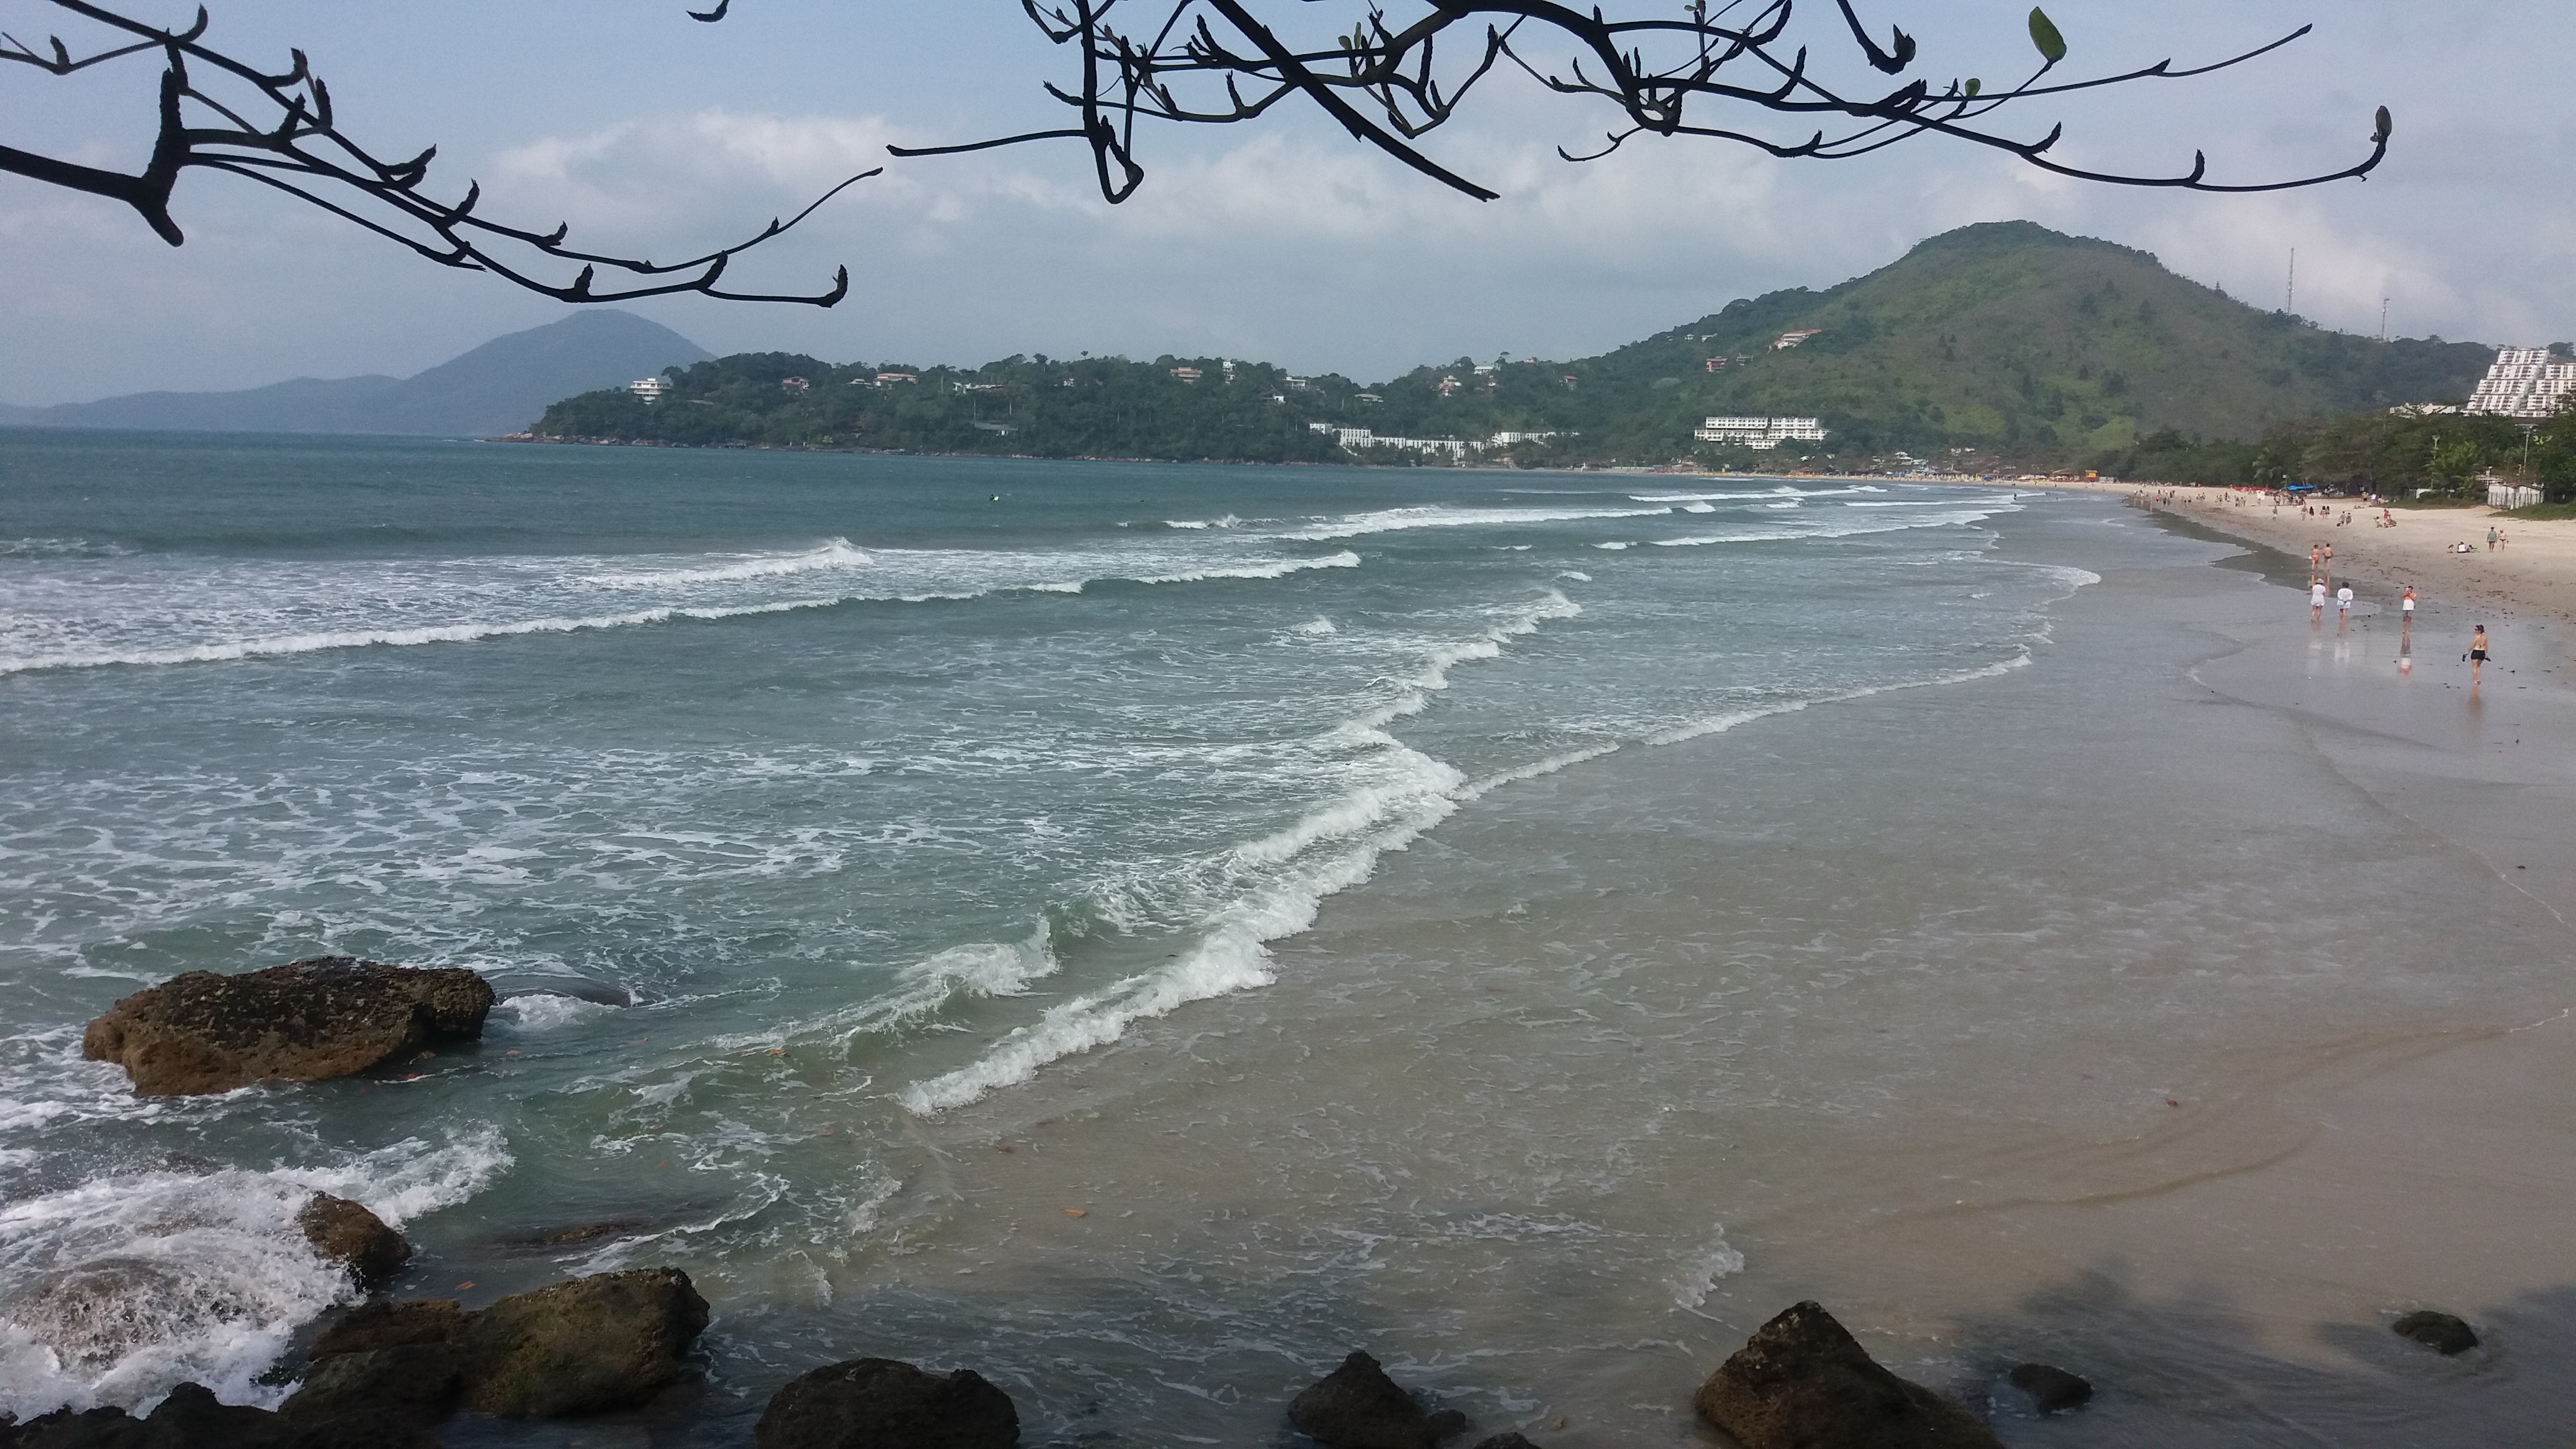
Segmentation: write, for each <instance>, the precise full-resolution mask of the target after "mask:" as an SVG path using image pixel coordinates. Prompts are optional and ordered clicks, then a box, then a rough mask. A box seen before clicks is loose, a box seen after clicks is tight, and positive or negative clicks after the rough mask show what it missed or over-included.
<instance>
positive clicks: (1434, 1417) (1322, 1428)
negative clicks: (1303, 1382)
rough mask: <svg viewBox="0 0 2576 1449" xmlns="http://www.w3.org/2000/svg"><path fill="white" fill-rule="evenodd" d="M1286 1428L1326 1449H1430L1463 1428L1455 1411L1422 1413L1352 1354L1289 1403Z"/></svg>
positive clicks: (1367, 1360)
mask: <svg viewBox="0 0 2576 1449" xmlns="http://www.w3.org/2000/svg"><path fill="white" fill-rule="evenodd" d="M1288 1422H1289V1423H1291V1424H1294V1425H1296V1426H1297V1428H1298V1429H1299V1430H1300V1431H1302V1432H1304V1433H1306V1434H1310V1435H1312V1436H1314V1437H1315V1438H1317V1439H1320V1440H1322V1441H1323V1442H1324V1443H1326V1444H1328V1445H1330V1446H1331V1449H1431V1446H1432V1445H1434V1444H1436V1443H1438V1442H1439V1441H1441V1440H1443V1439H1446V1438H1448V1437H1450V1436H1451V1435H1454V1434H1456V1433H1457V1432H1458V1431H1460V1430H1461V1429H1464V1428H1466V1427H1467V1420H1466V1416H1464V1415H1462V1414H1459V1413H1457V1412H1456V1411H1455V1410H1445V1411H1443V1412H1441V1413H1437V1414H1434V1413H1430V1412H1427V1411H1425V1410H1424V1409H1423V1407H1422V1406H1421V1405H1420V1404H1418V1403H1415V1402H1414V1400H1413V1396H1412V1395H1411V1394H1408V1393H1406V1392H1405V1391H1404V1390H1403V1389H1402V1388H1400V1387H1398V1386H1397V1384H1396V1382H1395V1380H1393V1379H1391V1378H1388V1377H1387V1376H1386V1370H1385V1369H1382V1368H1380V1367H1378V1362H1377V1360H1376V1359H1373V1358H1371V1357H1369V1356H1368V1355H1367V1354H1365V1353H1360V1352H1357V1351H1354V1352H1353V1353H1352V1354H1351V1356H1350V1357H1349V1358H1346V1359H1344V1360H1342V1366H1341V1367H1340V1368H1337V1369H1335V1370H1333V1371H1332V1372H1331V1373H1329V1374H1326V1375H1325V1376H1324V1377H1323V1378H1321V1379H1319V1380H1317V1381H1316V1382H1315V1383H1314V1384H1313V1385H1312V1386H1311V1387H1309V1388H1308V1389H1307V1390H1306V1391H1305V1392H1304V1393H1302V1394H1299V1395H1298V1396H1297V1397H1296V1398H1295V1399H1293V1400H1291V1401H1290V1402H1289V1405H1288Z"/></svg>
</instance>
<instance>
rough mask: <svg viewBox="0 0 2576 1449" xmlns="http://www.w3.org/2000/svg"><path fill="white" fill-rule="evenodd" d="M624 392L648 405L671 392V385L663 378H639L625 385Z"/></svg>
mask: <svg viewBox="0 0 2576 1449" xmlns="http://www.w3.org/2000/svg"><path fill="white" fill-rule="evenodd" d="M626 390H627V391H628V392H631V393H633V394H635V395H636V396H637V397H640V398H642V399H643V400H644V401H646V402H648V403H656V402H660V401H661V400H662V394H664V393H666V392H669V391H670V390H671V384H670V382H669V380H668V379H665V378H659V377H639V378H637V379H635V380H634V381H633V382H630V383H628V384H626Z"/></svg>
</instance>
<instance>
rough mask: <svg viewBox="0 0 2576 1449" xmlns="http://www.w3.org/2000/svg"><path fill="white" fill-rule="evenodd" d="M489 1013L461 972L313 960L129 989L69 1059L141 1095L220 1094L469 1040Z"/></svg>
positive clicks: (481, 984)
mask: <svg viewBox="0 0 2576 1449" xmlns="http://www.w3.org/2000/svg"><path fill="white" fill-rule="evenodd" d="M491 1009H492V987H491V984H490V983H489V982H487V981H485V980H484V979H483V978H482V977H480V976H477V975H475V974H474V973H473V972H471V971H466V970H461V969H451V970H439V971H416V970H413V969H411V968H409V967H403V966H388V965H385V964H384V963H383V962H380V961H361V960H359V959H358V958H356V957H354V956H315V957H312V958H311V959H309V960H304V961H297V962H293V963H291V964H289V965H285V966H272V967H269V968H268V969H267V970H265V971H253V972H250V973H248V974H246V975H241V976H218V975H216V974H215V973H214V972H211V971H191V972H188V973H187V974H186V975H183V976H176V977H173V978H171V979H170V980H168V981H165V982H163V983H161V984H160V985H158V986H155V987H152V988H151V989H149V990H147V991H138V992H136V993H135V994H133V995H132V996H129V997H126V998H125V999H124V1000H122V1001H120V1002H118V1003H116V1005H114V1006H112V1007H110V1008H108V1011H107V1014H106V1015H104V1016H102V1017H100V1018H99V1019H98V1020H96V1021H93V1022H91V1023H90V1024H89V1030H88V1031H87V1032H86V1033H84V1034H83V1035H82V1037H81V1055H83V1056H85V1057H88V1058H89V1059H90V1060H92V1061H98V1062H114V1063H116V1064H117V1065H119V1066H121V1067H123V1068H125V1072H126V1075H127V1076H129V1077H131V1078H133V1080H134V1090H135V1091H136V1092H138V1093H141V1094H142V1095H144V1096H147V1097H179V1096H191V1095H195V1094H199V1093H206V1092H229V1091H232V1090H233V1089H234V1088H236V1087H247V1086H249V1085H251V1084H252V1083H254V1082H266V1081H275V1080H281V1079H282V1080H286V1081H295V1082H313V1081H319V1080H321V1079H322V1078H325V1077H344V1076H347V1075H349V1074H350V1073H351V1072H360V1071H364V1070H366V1069H367V1068H369V1067H372V1066H374V1065H376V1064H377V1063H378V1062H381V1061H383V1060H385V1059H386V1058H387V1057H392V1056H398V1055H400V1054H402V1053H404V1052H408V1051H412V1050H414V1049H416V1048H418V1047H419V1046H420V1045H421V1044H422V1043H424V1042H428V1041H431V1040H434V1039H437V1038H440V1037H472V1036H480V1035H482V1034H483V1018H484V1016H485V1015H486V1014H487V1013H489V1012H490V1011H491Z"/></svg>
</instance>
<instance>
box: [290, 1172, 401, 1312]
mask: <svg viewBox="0 0 2576 1449" xmlns="http://www.w3.org/2000/svg"><path fill="white" fill-rule="evenodd" d="M295 1225H296V1226H297V1227H300V1228H302V1229H303V1230H304V1238H305V1241H307V1242H309V1243H311V1244H312V1245H313V1251H314V1252H317V1253H319V1254H321V1255H322V1256H323V1257H324V1258H326V1259H328V1260H329V1261H331V1262H334V1263H338V1264H339V1265H341V1266H342V1267H344V1268H347V1269H348V1270H349V1276H350V1277H352V1278H354V1279H356V1280H357V1281H358V1286H359V1287H362V1288H365V1289H368V1290H370V1291H373V1290H375V1289H378V1288H382V1287H383V1286H385V1285H386V1284H387V1283H390V1282H392V1281H393V1276H394V1275H395V1274H396V1273H399V1272H401V1271H402V1265H403V1264H405V1263H408V1262H410V1261H411V1244H409V1243H407V1242H404V1241H403V1235H402V1234H400V1233H398V1232H395V1231H394V1230H393V1229H391V1228H389V1227H386V1226H385V1224H384V1220H383V1219H382V1218H379V1217H377V1216H376V1215H375V1214H374V1213H371V1212H369V1211H367V1210H366V1208H365V1207H363V1206H361V1205H360V1204H357V1203H354V1202H351V1201H349V1200H348V1199H347V1198H345V1197H333V1196H332V1195H331V1194H329V1193H327V1192H317V1193H315V1194H314V1195H313V1200H312V1201H311V1202H308V1203H306V1204H305V1205H304V1210H303V1211H302V1212H300V1213H297V1214H296V1215H295Z"/></svg>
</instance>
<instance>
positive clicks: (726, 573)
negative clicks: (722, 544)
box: [590, 538, 875, 589]
mask: <svg viewBox="0 0 2576 1449" xmlns="http://www.w3.org/2000/svg"><path fill="white" fill-rule="evenodd" d="M874 562H875V560H873V559H871V558H869V557H868V556H867V555H866V554H865V553H863V552H861V551H860V550H859V549H858V547H857V546H856V545H854V544H852V543H851V542H850V541H849V540H848V539H846V538H836V539H833V540H832V541H831V542H829V543H827V544H824V545H823V546H822V547H821V548H816V549H807V550H804V551H802V552H799V553H783V554H745V555H743V556H742V557H741V558H740V559H739V560H737V561H735V562H732V563H720V564H702V563H690V564H681V565H676V566H674V567H671V568H664V569H650V570H639V569H629V570H623V571H619V572H613V573H600V574H593V575H591V576H590V582H592V583H595V584H598V585H600V586H602V587H604V588H611V589H667V588H672V587H675V586H681V585H687V584H714V583H733V582H738V581H740V580H743V579H774V578H783V577H786V576H787V575H790V574H804V573H812V572H814V571H816V570H818V569H850V568H867V567H869V566H870V565H872V564H873V563H874Z"/></svg>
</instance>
